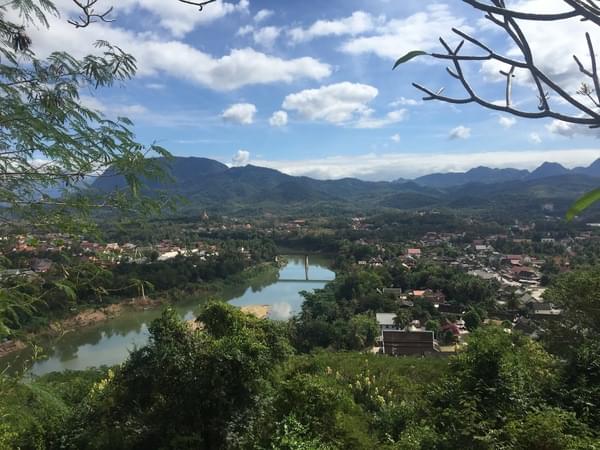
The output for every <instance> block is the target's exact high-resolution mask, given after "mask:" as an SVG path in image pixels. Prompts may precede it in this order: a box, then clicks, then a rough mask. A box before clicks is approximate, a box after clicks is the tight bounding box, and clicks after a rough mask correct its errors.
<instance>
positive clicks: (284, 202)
mask: <svg viewBox="0 0 600 450" xmlns="http://www.w3.org/2000/svg"><path fill="white" fill-rule="evenodd" d="M159 164H161V165H162V166H163V168H164V169H165V171H166V172H167V173H169V175H170V178H171V180H172V181H171V182H154V181H148V182H147V183H146V187H145V189H146V190H147V192H149V193H152V192H153V191H155V190H161V191H166V192H168V193H173V194H177V195H179V196H181V197H183V198H185V199H186V205H187V206H186V208H188V209H193V210H198V209H203V208H206V209H220V210H224V209H244V210H253V209H254V210H256V209H258V208H262V209H273V208H279V209H281V208H286V209H289V208H291V207H294V208H297V209H298V208H301V209H311V208H313V209H315V210H318V209H319V208H321V207H324V206H329V207H343V208H345V209H348V208H349V209H352V208H356V209H359V208H360V209H364V208H373V207H389V208H399V209H420V208H454V209H490V208H491V209H494V210H497V211H501V210H505V209H506V210H513V211H514V210H517V209H521V210H524V211H528V210H535V211H541V206H543V205H547V204H548V203H552V205H553V206H554V208H555V210H556V211H557V213H562V212H563V211H565V210H566V209H567V208H568V207H569V205H570V204H571V203H572V202H573V200H575V199H576V198H577V197H579V196H580V195H582V194H584V193H585V192H588V191H589V190H591V189H594V188H596V187H598V184H599V183H600V159H599V160H597V161H596V162H594V163H593V164H591V165H590V166H589V167H579V168H575V169H572V170H569V169H567V168H565V167H563V166H561V165H560V164H556V163H544V164H542V165H541V166H540V167H538V168H537V169H536V170H534V171H532V172H529V171H527V170H517V169H490V168H487V167H478V168H475V169H472V170H469V171H468V172H464V173H446V174H432V175H427V176H424V177H420V178H417V179H416V180H413V181H406V180H397V181H395V182H383V181H382V182H370V181H362V180H358V179H354V178H345V179H341V180H316V179H313V178H309V177H295V176H291V175H287V174H284V173H282V172H279V171H277V170H274V169H269V168H264V167H257V166H253V165H247V166H245V167H228V166H227V165H225V164H222V163H220V162H218V161H214V160H211V159H206V158H196V157H188V158H183V157H175V158H172V159H169V160H164V159H162V160H159ZM124 186H125V180H124V179H123V178H122V177H120V176H118V175H116V174H115V173H114V171H113V170H112V169H110V168H109V169H108V170H107V172H106V173H105V174H104V176H101V177H99V178H98V179H97V180H96V181H95V182H94V184H93V186H92V187H93V188H94V189H98V190H101V191H108V190H113V189H114V188H122V187H124Z"/></svg>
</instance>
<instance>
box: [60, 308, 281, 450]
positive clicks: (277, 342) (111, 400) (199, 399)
mask: <svg viewBox="0 0 600 450" xmlns="http://www.w3.org/2000/svg"><path fill="white" fill-rule="evenodd" d="M199 320H200V321H201V322H202V323H203V324H204V329H203V330H202V331H197V332H192V331H191V330H190V328H189V327H188V325H187V324H185V323H184V322H182V321H181V320H180V319H179V318H178V317H177V315H176V314H175V312H174V311H172V310H170V309H168V310H166V311H165V312H164V314H163V316H162V317H161V318H160V319H158V320H156V321H155V322H153V324H152V326H151V327H150V334H151V339H150V343H149V345H148V346H146V347H144V348H142V349H139V350H136V351H134V352H132V354H131V356H130V358H129V360H128V361H127V362H126V363H125V364H124V365H123V366H122V368H121V369H120V370H119V371H118V372H117V373H116V374H115V376H114V378H113V379H109V380H108V381H107V383H106V384H105V385H104V386H103V388H102V389H101V390H96V395H94V396H93V397H92V399H91V402H90V404H89V406H88V408H87V409H86V410H85V411H84V414H82V416H81V418H80V421H79V424H78V426H77V427H74V429H73V433H72V434H71V442H72V444H71V445H72V446H73V447H75V448H106V447H107V446H111V447H112V448H141V447H143V448H149V447H154V448H156V447H162V448H182V447H184V448H190V447H193V448H207V449H212V448H223V446H224V445H225V442H226V441H227V439H228V437H229V436H232V435H235V434H236V433H237V431H236V430H239V429H240V427H241V428H243V427H244V426H245V425H244V424H245V422H246V421H247V420H248V419H249V418H251V417H252V415H253V413H254V410H253V408H254V407H255V406H256V405H257V401H258V399H259V398H260V393H261V392H263V390H265V389H268V383H269V378H270V373H271V371H272V369H273V368H274V366H275V365H276V364H278V363H280V362H281V361H283V360H284V359H285V358H286V356H287V354H288V347H287V345H286V343H285V342H284V341H283V340H282V338H281V336H280V330H279V328H278V327H277V325H275V324H273V323H271V322H268V321H264V320H258V319H255V318H253V317H250V316H246V315H244V314H243V313H242V312H240V311H239V310H237V309H236V308H233V307H231V306H228V305H226V304H223V303H212V304H209V305H207V306H206V307H205V308H204V309H203V310H202V312H201V313H200V315H199Z"/></svg>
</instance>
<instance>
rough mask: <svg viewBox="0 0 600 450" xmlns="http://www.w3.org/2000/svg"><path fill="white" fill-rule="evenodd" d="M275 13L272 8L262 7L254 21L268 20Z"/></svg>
mask: <svg viewBox="0 0 600 450" xmlns="http://www.w3.org/2000/svg"><path fill="white" fill-rule="evenodd" d="M273 14H274V12H273V11H271V10H270V9H261V10H260V11H259V12H257V13H256V15H255V16H254V21H255V22H256V23H261V22H264V21H265V20H267V19H268V18H270V17H271V16H272V15H273Z"/></svg>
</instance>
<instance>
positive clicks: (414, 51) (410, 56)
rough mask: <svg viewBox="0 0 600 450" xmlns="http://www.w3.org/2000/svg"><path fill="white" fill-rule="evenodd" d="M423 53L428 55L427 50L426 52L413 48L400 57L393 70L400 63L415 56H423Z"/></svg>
mask: <svg viewBox="0 0 600 450" xmlns="http://www.w3.org/2000/svg"><path fill="white" fill-rule="evenodd" d="M423 55H427V52H424V51H422V50H413V51H411V52H408V53H407V54H406V55H404V56H403V57H402V58H399V59H398V60H397V61H396V63H395V64H394V68H393V69H392V70H395V69H396V68H397V67H398V66H399V65H401V64H404V63H405V62H408V61H410V60H411V59H413V58H416V57H417V56H423Z"/></svg>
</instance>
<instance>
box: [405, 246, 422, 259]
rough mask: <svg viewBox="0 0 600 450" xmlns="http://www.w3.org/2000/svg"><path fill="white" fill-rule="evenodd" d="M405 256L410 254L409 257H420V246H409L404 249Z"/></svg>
mask: <svg viewBox="0 0 600 450" xmlns="http://www.w3.org/2000/svg"><path fill="white" fill-rule="evenodd" d="M406 256H410V257H411V258H420V257H421V249H420V248H409V249H408V250H406Z"/></svg>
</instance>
